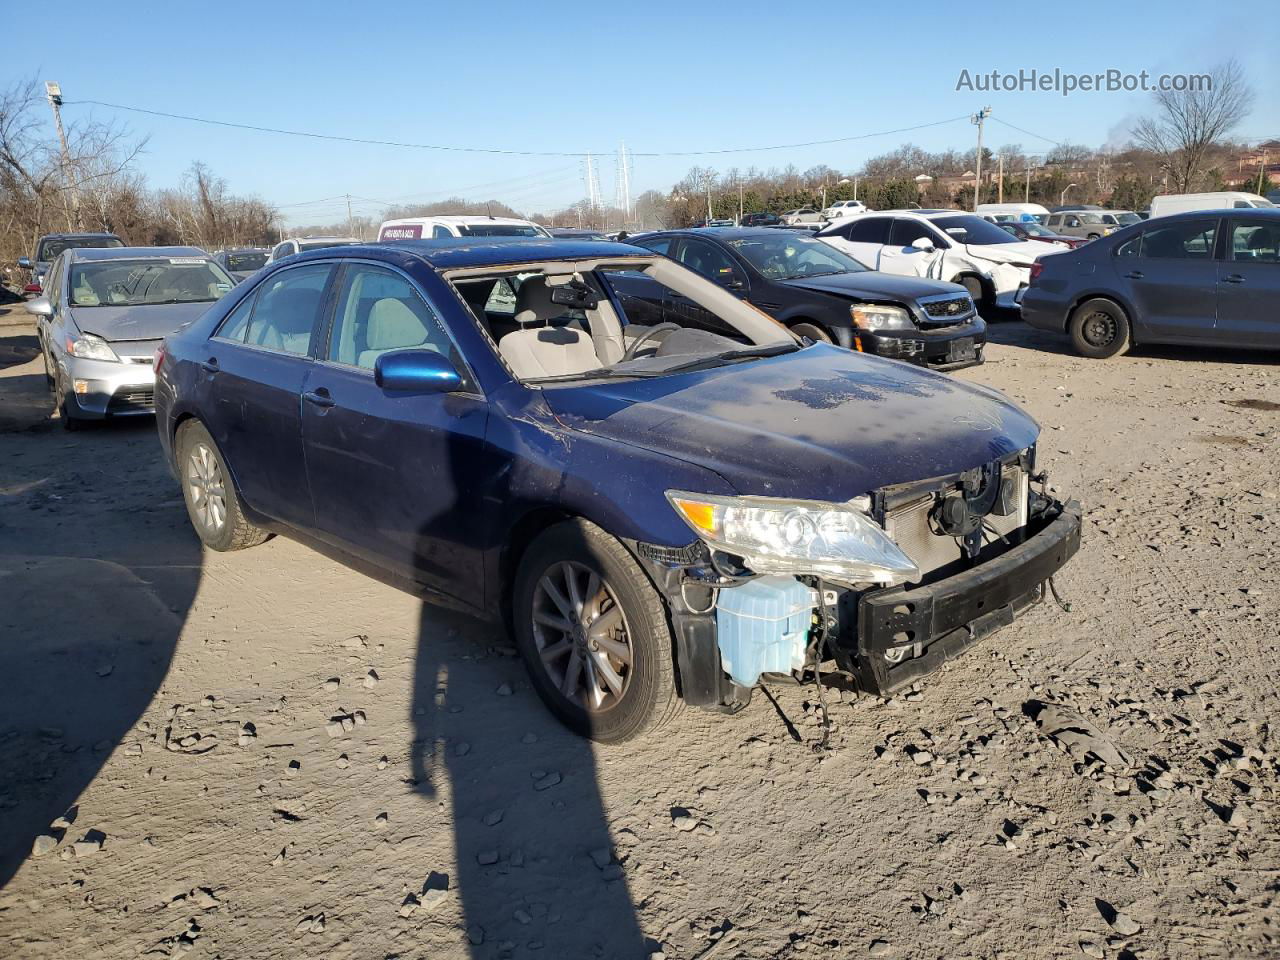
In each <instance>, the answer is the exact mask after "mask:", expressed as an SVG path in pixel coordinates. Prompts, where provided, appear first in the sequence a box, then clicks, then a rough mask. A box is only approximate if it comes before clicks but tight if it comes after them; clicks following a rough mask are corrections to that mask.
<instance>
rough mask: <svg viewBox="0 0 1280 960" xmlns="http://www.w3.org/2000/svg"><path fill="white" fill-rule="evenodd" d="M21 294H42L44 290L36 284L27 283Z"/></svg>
mask: <svg viewBox="0 0 1280 960" xmlns="http://www.w3.org/2000/svg"><path fill="white" fill-rule="evenodd" d="M22 292H23V293H43V292H44V288H43V287H41V286H40V284H38V283H28V284H27V285H26V286H25V287H23V288H22Z"/></svg>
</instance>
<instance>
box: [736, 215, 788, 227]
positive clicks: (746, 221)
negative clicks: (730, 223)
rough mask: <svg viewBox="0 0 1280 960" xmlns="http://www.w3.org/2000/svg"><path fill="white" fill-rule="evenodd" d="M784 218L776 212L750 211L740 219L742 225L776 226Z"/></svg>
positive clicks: (739, 222)
mask: <svg viewBox="0 0 1280 960" xmlns="http://www.w3.org/2000/svg"><path fill="white" fill-rule="evenodd" d="M780 223H782V218H781V217H780V216H778V215H777V214H776V213H748V214H744V215H743V217H742V219H741V220H739V221H738V226H740V227H776V226H777V225H778V224H780Z"/></svg>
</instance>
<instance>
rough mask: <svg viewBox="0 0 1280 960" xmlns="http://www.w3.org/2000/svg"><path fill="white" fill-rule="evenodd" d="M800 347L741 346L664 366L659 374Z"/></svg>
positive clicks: (765, 355)
mask: <svg viewBox="0 0 1280 960" xmlns="http://www.w3.org/2000/svg"><path fill="white" fill-rule="evenodd" d="M799 349H800V344H798V343H767V344H765V345H763V346H758V347H741V348H739V349H737V350H725V351H724V352H723V353H713V354H711V356H709V357H694V358H693V359H692V360H687V361H685V362H684V363H677V364H676V365H675V366H673V367H664V368H663V369H662V370H661V371H660V372H659V373H657V374H656V375H657V376H661V375H662V374H666V373H675V372H676V371H685V370H693V369H696V368H698V367H701V366H705V365H707V364H712V365H714V364H719V363H725V362H728V361H731V360H747V359H750V358H752V357H776V356H778V355H779V354H782V353H794V352H795V351H796V350H799Z"/></svg>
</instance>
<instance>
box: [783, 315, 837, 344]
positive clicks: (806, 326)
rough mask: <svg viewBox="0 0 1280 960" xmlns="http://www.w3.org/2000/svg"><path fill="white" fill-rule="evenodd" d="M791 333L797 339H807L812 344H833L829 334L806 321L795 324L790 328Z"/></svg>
mask: <svg viewBox="0 0 1280 960" xmlns="http://www.w3.org/2000/svg"><path fill="white" fill-rule="evenodd" d="M791 332H792V333H794V334H795V335H796V336H797V337H808V338H809V339H810V340H812V341H813V342H814V343H835V340H834V339H833V338H832V336H831V334H829V333H827V331H826V330H824V329H823V328H822V327H820V326H818V324H816V323H812V322H810V321H808V320H805V321H802V322H801V323H797V324H795V325H794V326H793V327H792V328H791Z"/></svg>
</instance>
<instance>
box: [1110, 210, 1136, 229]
mask: <svg viewBox="0 0 1280 960" xmlns="http://www.w3.org/2000/svg"><path fill="white" fill-rule="evenodd" d="M1114 216H1115V218H1116V223H1118V224H1120V225H1121V226H1123V227H1127V226H1129V224H1131V223H1141V222H1142V218H1141V217H1140V216H1138V215H1137V214H1136V213H1117V214H1115V215H1114Z"/></svg>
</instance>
